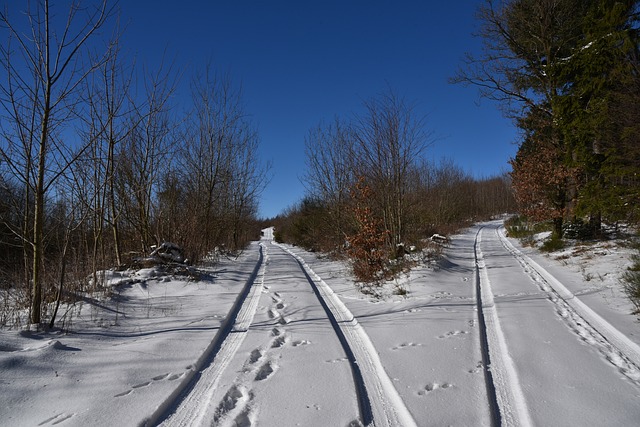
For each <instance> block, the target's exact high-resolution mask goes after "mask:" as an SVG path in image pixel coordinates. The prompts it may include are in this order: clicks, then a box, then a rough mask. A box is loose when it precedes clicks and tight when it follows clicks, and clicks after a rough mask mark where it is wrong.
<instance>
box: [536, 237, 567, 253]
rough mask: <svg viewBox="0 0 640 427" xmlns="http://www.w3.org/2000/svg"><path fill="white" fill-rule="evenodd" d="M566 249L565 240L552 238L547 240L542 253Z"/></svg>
mask: <svg viewBox="0 0 640 427" xmlns="http://www.w3.org/2000/svg"><path fill="white" fill-rule="evenodd" d="M561 249H564V240H562V239H559V238H557V237H555V236H554V237H552V238H550V239H549V240H545V242H544V243H543V244H542V247H541V248H540V250H541V251H542V252H555V251H559V250H561Z"/></svg>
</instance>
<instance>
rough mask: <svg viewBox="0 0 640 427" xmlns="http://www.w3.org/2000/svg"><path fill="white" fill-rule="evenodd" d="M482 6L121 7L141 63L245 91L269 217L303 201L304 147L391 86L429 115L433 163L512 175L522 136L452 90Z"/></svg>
mask: <svg viewBox="0 0 640 427" xmlns="http://www.w3.org/2000/svg"><path fill="white" fill-rule="evenodd" d="M480 3H482V0H463V1H446V2H431V1H426V0H422V1H417V0H414V1H403V0H395V1H381V0H373V1H371V0H370V1H361V0H343V1H334V0H329V1H327V0H324V1H292V0H286V1H285V0H272V1H257V0H253V1H250V0H227V1H219V0H212V1H190V0H183V1H181V2H176V1H168V0H155V1H146V0H145V1H142V0H135V1H121V2H120V6H121V9H122V15H121V16H122V21H123V22H124V23H126V24H127V25H128V27H127V29H126V32H125V35H124V36H123V41H124V42H125V46H126V49H127V50H129V51H131V52H134V53H135V54H136V55H137V62H138V64H140V63H144V64H146V66H149V67H153V66H155V65H157V64H159V63H160V61H161V58H162V57H163V55H165V56H166V57H168V58H170V59H174V60H175V64H176V66H177V67H180V68H181V69H185V77H184V78H183V80H185V82H183V85H182V86H181V87H182V88H184V89H181V90H184V92H185V95H186V92H187V91H188V79H189V75H190V72H191V70H192V69H198V68H200V69H202V68H203V67H204V65H205V64H206V63H207V62H211V64H212V65H213V68H214V69H215V70H218V71H220V72H223V73H228V74H229V75H230V76H231V78H232V79H233V81H234V82H235V83H238V84H241V85H242V88H243V102H244V105H245V107H246V111H247V113H249V114H250V115H251V118H252V121H253V123H254V124H255V125H256V126H257V129H258V132H259V135H260V141H261V154H262V157H263V158H264V159H265V160H271V161H272V164H273V168H272V171H271V181H270V183H269V185H268V186H267V188H266V190H265V191H264V193H263V197H262V200H261V205H260V215H261V216H262V217H272V216H275V215H277V214H278V213H280V212H281V211H282V210H283V209H285V208H286V207H288V206H290V205H292V204H294V203H295V202H297V201H299V200H300V199H301V198H302V197H303V195H304V186H303V184H302V183H301V181H300V178H301V177H302V176H303V175H304V169H305V153H304V140H305V137H306V136H307V134H308V132H309V129H311V128H312V127H314V126H316V125H317V124H318V123H319V122H320V121H322V120H331V119H332V118H333V117H334V116H336V115H338V116H340V117H344V118H348V117H350V115H352V114H354V113H357V112H358V111H359V109H360V108H361V106H362V102H363V101H364V100H367V99H370V98H372V97H374V96H376V95H377V94H379V93H381V92H383V91H385V90H386V89H387V88H391V89H393V90H394V91H395V92H396V93H397V94H399V95H401V96H403V97H404V98H405V99H406V100H407V101H409V102H414V103H416V105H417V110H416V111H417V113H418V114H420V115H426V117H427V119H426V130H427V131H429V132H431V133H433V135H434V137H435V141H434V143H433V144H432V145H431V147H430V148H429V150H428V153H427V156H428V157H430V158H431V159H433V160H436V161H438V160H440V159H441V158H450V159H453V160H454V162H455V163H456V164H457V165H459V166H460V167H462V168H463V169H465V170H466V171H468V172H470V173H472V174H473V175H475V176H477V177H484V176H490V175H495V174H498V173H501V172H504V171H506V170H508V165H507V161H508V159H509V158H510V157H512V156H513V155H514V154H515V150H516V147H515V145H514V144H513V142H514V140H515V139H516V131H515V129H514V127H513V126H512V124H511V122H510V121H509V120H508V119H505V118H504V117H502V115H501V114H500V112H499V109H498V105H496V104H495V103H492V102H490V101H487V100H481V99H479V98H478V92H477V90H476V89H475V88H473V87H467V88H465V87H462V86H460V85H451V84H449V83H448V82H447V80H448V78H450V77H452V76H453V74H454V73H455V71H456V70H457V69H458V68H459V67H460V66H461V65H462V58H463V55H464V53H465V52H478V50H479V48H480V40H479V39H477V38H474V37H473V36H472V33H473V32H474V31H475V30H476V28H477V22H476V20H475V17H474V14H475V11H476V9H477V7H478V5H479V4H480Z"/></svg>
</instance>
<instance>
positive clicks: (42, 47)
mask: <svg viewBox="0 0 640 427" xmlns="http://www.w3.org/2000/svg"><path fill="white" fill-rule="evenodd" d="M117 18H118V11H117V9H116V8H115V6H113V5H112V4H111V2H110V1H108V0H101V1H97V2H90V3H86V2H77V1H71V2H55V3H54V2H52V1H48V0H41V1H36V2H28V3H25V4H22V3H20V4H19V5H11V7H9V6H7V7H6V8H5V9H4V10H3V11H0V27H1V30H0V31H1V33H2V37H3V40H4V41H3V42H2V45H0V73H1V74H0V76H1V80H0V115H1V116H2V117H1V123H0V132H1V133H0V286H1V288H2V291H3V294H2V295H3V304H4V305H8V304H12V305H17V306H21V307H29V312H30V322H31V323H34V324H40V323H41V322H42V321H43V319H44V318H46V317H47V316H48V317H49V318H51V317H52V316H51V313H50V312H49V311H48V310H49V305H48V304H47V303H48V302H51V301H52V300H53V299H54V298H56V295H57V297H58V298H59V297H60V295H61V293H63V292H61V291H62V289H63V286H64V285H66V286H74V289H75V288H77V289H87V287H89V286H91V285H95V284H96V283H97V280H98V276H97V273H96V272H97V271H99V270H101V269H104V268H107V267H111V266H114V265H116V266H117V265H123V264H127V263H130V262H131V261H132V259H134V258H135V257H137V256H144V255H146V254H149V252H150V251H151V250H152V249H153V248H154V247H155V246H157V245H159V244H161V243H162V242H164V241H171V242H174V243H176V244H178V245H180V246H182V247H183V248H184V250H185V254H186V256H187V257H188V258H189V259H190V260H191V261H193V262H198V261H200V260H202V259H203V258H205V257H206V256H207V254H208V253H209V252H210V251H211V250H212V249H213V248H215V247H224V248H226V249H228V250H236V249H240V248H243V247H244V246H245V244H246V243H247V242H248V241H250V240H254V239H255V238H256V237H257V236H256V231H255V230H256V229H257V227H256V224H257V209H258V202H259V195H260V192H261V191H262V189H263V186H264V183H265V182H266V181H265V179H264V178H265V174H266V173H267V170H268V165H266V164H263V163H261V162H260V161H259V159H257V158H256V156H257V145H258V143H259V139H258V135H257V131H256V129H255V127H254V125H253V124H252V123H251V121H250V120H248V118H247V114H246V113H245V111H244V108H243V105H242V93H241V91H240V90H239V89H238V87H237V86H236V85H234V84H233V82H232V80H231V79H230V78H229V77H228V76H225V75H221V74H219V73H216V72H215V71H214V70H213V69H212V67H211V66H206V67H204V69H203V70H202V71H201V72H199V73H196V74H195V75H194V76H193V77H192V78H191V85H190V97H189V96H188V94H187V95H186V96H184V94H178V93H177V87H178V80H179V76H180V72H179V70H176V68H175V67H174V66H168V65H166V64H161V65H160V66H159V67H158V69H156V70H151V71H149V70H148V69H146V68H144V72H140V67H138V66H136V64H135V63H132V61H131V60H130V59H129V58H130V57H128V56H127V55H126V54H125V53H123V48H122V46H121V45H120V36H121V32H120V28H119V27H118V19H117ZM178 95H182V97H184V98H186V99H188V101H186V105H178V103H177V102H176V101H175V99H176V98H177V97H178ZM183 110H186V111H183ZM91 278H92V279H91ZM51 321H52V322H53V319H51Z"/></svg>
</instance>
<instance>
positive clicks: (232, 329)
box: [143, 243, 269, 426]
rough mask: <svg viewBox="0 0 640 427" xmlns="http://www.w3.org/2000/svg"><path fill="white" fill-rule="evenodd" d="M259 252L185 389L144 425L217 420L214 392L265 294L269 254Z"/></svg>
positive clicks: (187, 423)
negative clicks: (214, 418)
mask: <svg viewBox="0 0 640 427" xmlns="http://www.w3.org/2000/svg"><path fill="white" fill-rule="evenodd" d="M259 251H260V254H259V259H258V262H257V263H256V266H255V267H254V269H253V272H252V273H251V276H250V277H249V279H248V280H247V282H246V283H245V285H244V288H243V289H242V291H241V292H240V294H239V295H238V297H237V298H236V301H235V303H234V304H233V306H232V308H231V310H230V311H229V314H228V315H227V317H226V319H225V321H224V323H223V324H222V325H221V327H220V329H219V330H218V333H217V334H216V336H215V337H214V338H213V340H212V341H211V343H210V344H209V346H208V347H207V349H206V350H205V351H204V353H203V354H202V355H201V356H200V358H199V359H198V361H197V362H196V364H195V365H194V366H193V367H191V370H190V374H189V375H188V376H187V377H186V378H185V380H184V381H183V382H182V384H181V386H180V387H178V388H177V389H176V390H174V392H173V393H172V394H171V396H169V398H168V399H167V400H166V401H165V402H163V403H162V404H160V406H159V407H158V408H157V409H156V411H155V412H154V413H153V414H152V415H151V416H150V417H149V418H148V419H147V420H146V421H145V422H144V423H143V425H145V426H146V425H158V424H160V425H163V426H191V425H202V424H203V422H205V421H206V420H208V419H211V418H213V412H214V410H215V408H213V407H212V403H211V400H212V396H213V393H214V391H215V389H216V387H217V385H218V381H219V380H220V376H221V375H222V373H223V372H224V370H225V369H226V368H227V366H228V365H229V363H230V362H231V360H232V359H233V357H234V356H235V354H236V352H237V351H238V349H239V348H240V345H241V344H242V342H243V341H244V339H245V337H246V335H247V332H248V329H249V326H250V325H251V322H252V321H253V318H254V316H255V313H256V309H257V307H258V301H259V299H260V295H261V294H262V289H263V284H264V276H265V270H266V264H267V263H268V259H269V255H268V251H267V249H266V247H265V246H264V245H263V244H262V243H260V250H259ZM265 253H266V254H265Z"/></svg>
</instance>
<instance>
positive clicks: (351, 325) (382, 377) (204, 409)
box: [147, 241, 416, 427]
mask: <svg viewBox="0 0 640 427" xmlns="http://www.w3.org/2000/svg"><path fill="white" fill-rule="evenodd" d="M270 250H276V251H282V253H283V254H286V255H287V256H289V257H291V258H292V259H294V260H295V262H296V264H297V266H298V267H299V268H300V270H301V271H302V273H303V274H304V277H305V279H306V282H307V284H308V286H309V287H310V288H311V289H312V290H313V293H314V294H315V296H316V298H317V300H318V303H319V304H320V306H321V307H322V309H323V310H324V313H325V314H326V317H327V318H328V320H329V322H330V324H331V327H332V330H333V332H334V333H335V336H336V338H337V340H338V341H339V343H340V346H341V347H342V350H343V352H344V355H345V359H346V360H347V361H348V363H349V368H350V370H351V373H352V379H353V384H354V386H353V387H354V392H355V394H356V396H357V403H358V412H359V423H361V424H362V425H365V426H369V425H375V426H399V425H402V426H407V427H411V426H415V425H416V423H415V421H414V420H413V417H412V416H411V414H410V413H409V411H408V409H407V408H406V406H405V404H404V402H403V400H402V399H401V397H400V395H399V394H398V393H397V391H396V389H395V387H394V385H393V383H392V381H391V379H390V378H389V377H388V375H387V374H386V372H385V370H384V368H383V366H382V362H381V361H380V359H379V356H378V353H377V351H376V349H375V347H374V346H373V343H372V342H371V340H370V339H369V337H368V335H367V334H366V332H365V331H364V329H363V328H362V327H361V325H360V324H359V323H358V321H357V319H356V318H355V317H354V315H353V314H352V313H351V312H350V311H349V309H348V308H347V307H346V306H345V305H344V304H343V303H342V301H341V300H340V299H339V298H338V296H337V295H336V294H335V293H334V292H333V291H332V289H331V288H330V287H329V286H328V285H327V284H326V283H325V282H324V281H323V280H322V279H321V278H320V277H319V276H318V275H317V274H316V273H315V272H314V271H313V270H312V269H311V267H309V266H308V265H307V263H306V262H305V261H304V259H302V258H301V257H299V256H297V255H296V254H294V253H293V252H291V251H290V250H289V249H287V248H286V247H284V246H281V245H278V244H276V243H274V242H271V243H269V242H268V241H263V242H261V243H260V249H259V251H260V255H259V259H258V261H257V263H256V265H255V268H254V270H253V273H252V274H251V276H250V278H249V280H248V281H247V282H246V284H245V286H244V288H243V290H242V291H241V293H240V294H239V295H238V297H237V299H236V302H235V303H234V305H233V307H232V309H231V311H230V313H229V315H228V316H227V318H226V319H225V322H224V323H223V325H222V326H221V328H220V330H219V332H218V333H217V334H216V336H215V338H214V340H213V341H212V342H211V344H210V345H209V347H208V348H207V350H206V351H205V353H204V354H203V356H202V357H201V358H200V360H199V361H198V363H197V364H196V366H194V367H193V370H192V375H191V376H190V377H189V378H188V379H187V380H186V381H185V382H184V385H183V387H181V388H180V389H179V390H177V391H176V392H175V393H174V394H173V395H172V396H171V397H170V398H169V399H168V400H167V401H166V402H164V403H163V404H162V405H160V407H159V408H158V410H157V411H156V413H155V414H154V415H153V416H152V417H151V418H150V419H149V420H148V422H147V424H148V425H155V424H159V423H160V424H162V425H167V426H174V425H200V424H202V423H208V422H209V421H211V420H215V419H216V417H218V416H219V413H220V408H223V409H224V406H225V405H228V406H233V408H230V410H229V412H231V411H232V410H233V411H236V412H237V411H238V410H237V409H235V406H236V401H238V400H241V399H243V398H245V399H246V396H242V394H243V392H244V394H247V393H246V390H244V391H243V390H242V387H241V385H238V386H234V387H232V389H231V390H230V391H229V392H228V393H227V395H225V396H224V398H223V400H227V401H231V404H229V403H228V402H227V403H225V402H220V403H219V404H218V402H215V401H213V400H214V399H213V398H214V394H215V389H216V387H217V385H218V382H219V380H220V377H221V376H222V374H223V372H224V371H225V369H226V368H227V367H228V366H229V365H230V363H231V361H232V359H233V358H234V357H235V356H236V353H237V352H238V350H239V348H240V346H241V344H242V342H243V340H244V339H245V337H246V335H247V333H248V332H249V330H250V327H251V324H252V322H253V320H254V316H255V314H256V309H257V307H258V301H259V299H260V296H261V294H263V293H265V292H267V289H265V288H267V287H266V286H265V285H264V282H265V276H266V275H267V274H268V272H267V265H268V264H269V259H270V255H269V251H270ZM298 274H299V273H298ZM269 314H270V316H272V315H275V313H271V312H270V313H269ZM278 316H281V315H280V314H278ZM280 320H281V321H283V322H284V321H285V320H286V319H285V318H284V317H283V316H281V318H280ZM274 330H275V328H274ZM283 338H284V337H279V338H278V339H280V340H281V341H282V342H281V344H282V343H284V339H283ZM254 356H255V358H258V357H259V356H261V354H259V352H256V354H255V355H252V357H254ZM270 374H271V372H269V374H268V375H270ZM258 375H259V374H258ZM232 392H233V393H232ZM229 393H231V394H229ZM249 394H250V393H249ZM234 399H235V401H234Z"/></svg>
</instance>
